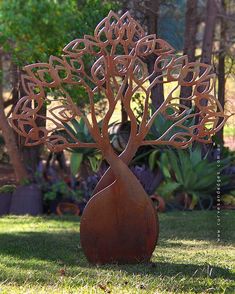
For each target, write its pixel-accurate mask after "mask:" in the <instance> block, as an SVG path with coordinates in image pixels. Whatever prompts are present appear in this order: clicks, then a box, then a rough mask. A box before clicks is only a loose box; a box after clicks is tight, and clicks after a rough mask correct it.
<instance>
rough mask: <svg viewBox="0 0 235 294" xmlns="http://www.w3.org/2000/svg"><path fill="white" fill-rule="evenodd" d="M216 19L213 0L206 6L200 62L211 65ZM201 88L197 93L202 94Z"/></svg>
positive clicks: (215, 4) (204, 101) (215, 8)
mask: <svg viewBox="0 0 235 294" xmlns="http://www.w3.org/2000/svg"><path fill="white" fill-rule="evenodd" d="M216 17H217V3H216V1H215V0H207V4H206V22H205V30H204V35H203V43H202V54H201V62H202V63H206V64H211V58H212V47H213V40H214V31H215V23H216ZM203 72H204V69H203V68H201V69H200V74H203ZM203 89H204V88H203V87H202V88H201V87H199V91H201V92H203ZM201 104H202V105H203V106H206V105H207V100H202V102H201Z"/></svg>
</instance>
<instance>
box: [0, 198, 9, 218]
mask: <svg viewBox="0 0 235 294" xmlns="http://www.w3.org/2000/svg"><path fill="white" fill-rule="evenodd" d="M11 198H12V193H0V216H1V215H5V214H9V211H10V206H11Z"/></svg>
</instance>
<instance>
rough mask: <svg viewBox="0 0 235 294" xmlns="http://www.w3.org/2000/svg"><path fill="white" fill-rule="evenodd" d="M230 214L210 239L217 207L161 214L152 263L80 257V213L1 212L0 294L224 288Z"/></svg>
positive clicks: (228, 282) (228, 281) (229, 263)
mask: <svg viewBox="0 0 235 294" xmlns="http://www.w3.org/2000/svg"><path fill="white" fill-rule="evenodd" d="M234 218H235V216H234V215H233V214H232V213H231V212H229V213H224V215H222V218H221V222H222V226H223V229H224V238H222V242H221V243H217V242H216V222H215V220H216V212H192V213H185V212H179V213H167V214H161V215H160V230H161V231H160V237H159V242H158V245H157V247H156V250H155V252H154V254H153V258H152V261H151V263H149V264H138V265H105V266H92V265H90V264H89V263H88V262H87V261H86V258H85V256H84V254H83V252H82V249H81V247H80V243H79V218H75V217H66V218H59V217H37V218H32V217H13V216H10V217H4V218H0V260H1V263H0V288H1V290H2V291H3V292H1V293H26V292H29V293H79V294H80V293H205V292H206V291H207V290H208V291H207V292H208V293H223V291H224V289H232V288H231V287H232V280H233V279H234V278H235V272H234V269H233V266H234V256H235V249H234V247H233V242H234V233H233V231H232V223H233V222H234ZM204 237H205V238H204ZM94 246H95V244H94ZM229 287H230V288H229ZM209 289H214V290H209ZM4 291H5V292H4ZM109 291H111V292H109ZM210 291H211V292H210ZM213 291H214V292H213ZM216 291H217V292H216ZM226 293H232V292H226Z"/></svg>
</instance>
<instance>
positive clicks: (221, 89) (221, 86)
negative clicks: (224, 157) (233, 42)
mask: <svg viewBox="0 0 235 294" xmlns="http://www.w3.org/2000/svg"><path fill="white" fill-rule="evenodd" d="M221 8H222V10H223V11H224V12H226V1H225V0H221ZM226 29H227V28H226V19H225V18H224V17H221V19H220V49H219V65H218V100H219V102H220V104H221V105H222V107H223V108H224V104H225V82H226V81H225V51H226ZM223 129H224V128H222V129H221V130H220V131H219V132H218V133H217V138H218V139H219V142H220V143H221V144H224V130H223Z"/></svg>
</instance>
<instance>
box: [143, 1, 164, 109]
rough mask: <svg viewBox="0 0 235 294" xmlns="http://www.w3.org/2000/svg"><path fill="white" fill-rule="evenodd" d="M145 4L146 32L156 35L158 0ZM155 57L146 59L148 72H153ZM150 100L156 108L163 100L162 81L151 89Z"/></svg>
mask: <svg viewBox="0 0 235 294" xmlns="http://www.w3.org/2000/svg"><path fill="white" fill-rule="evenodd" d="M146 5H149V10H148V15H147V21H148V33H149V34H156V35H158V15H159V9H160V1H159V0H155V1H150V2H149V3H147V4H146ZM155 60H156V58H150V59H149V60H148V64H147V65H148V71H149V73H152V72H153V69H154V63H155ZM158 75H161V72H159V73H158ZM155 77H156V76H153V77H152V78H151V79H150V82H152V80H154V78H155ZM151 100H152V105H153V108H154V109H158V108H159V107H160V106H161V105H162V103H163V102H164V88H163V83H161V84H157V85H156V86H155V87H153V88H152V90H151Z"/></svg>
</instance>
